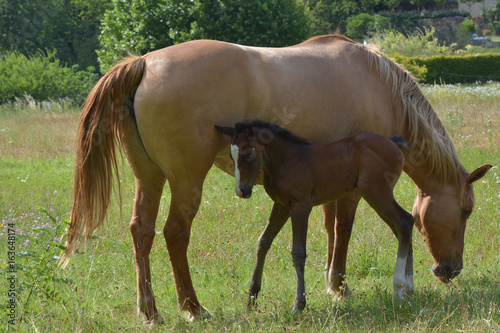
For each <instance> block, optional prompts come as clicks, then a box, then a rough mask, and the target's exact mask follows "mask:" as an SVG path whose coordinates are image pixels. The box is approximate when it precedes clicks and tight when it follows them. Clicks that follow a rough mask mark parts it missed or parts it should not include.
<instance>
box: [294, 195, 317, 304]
mask: <svg viewBox="0 0 500 333" xmlns="http://www.w3.org/2000/svg"><path fill="white" fill-rule="evenodd" d="M311 209H312V205H307V204H299V205H295V206H294V207H293V208H292V209H291V211H290V215H291V218H292V235H293V245H292V260H293V266H294V267H295V273H296V274H297V290H296V293H295V302H294V305H293V312H294V313H298V312H301V311H302V310H304V308H305V307H306V288H305V282H304V267H305V264H306V256H307V254H306V241H307V226H308V220H309V214H310V213H311Z"/></svg>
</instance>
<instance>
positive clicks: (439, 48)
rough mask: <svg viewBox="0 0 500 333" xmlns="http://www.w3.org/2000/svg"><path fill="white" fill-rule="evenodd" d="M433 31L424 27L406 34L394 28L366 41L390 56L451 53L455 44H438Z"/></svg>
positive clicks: (423, 55) (424, 55) (422, 55)
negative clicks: (422, 29)
mask: <svg viewBox="0 0 500 333" xmlns="http://www.w3.org/2000/svg"><path fill="white" fill-rule="evenodd" d="M434 33H435V29H434V28H432V29H431V30H427V29H424V31H421V30H417V31H415V32H413V33H411V34H408V35H407V36H405V35H404V34H403V33H401V32H398V31H395V30H389V31H384V32H382V33H380V34H378V35H376V36H374V37H373V38H370V39H369V40H368V42H369V43H370V44H374V45H376V46H377V48H378V49H379V50H380V51H382V52H384V53H385V54H387V55H388V56H390V57H393V56H394V55H395V54H399V55H401V56H404V57H413V56H420V57H427V56H433V55H452V54H453V52H454V49H455V45H453V44H452V45H450V46H446V45H440V44H439V41H438V39H437V38H436V37H435V36H434Z"/></svg>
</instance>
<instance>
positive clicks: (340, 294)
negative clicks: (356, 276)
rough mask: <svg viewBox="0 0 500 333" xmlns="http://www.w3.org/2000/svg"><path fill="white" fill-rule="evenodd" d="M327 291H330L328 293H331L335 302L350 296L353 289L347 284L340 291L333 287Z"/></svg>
mask: <svg viewBox="0 0 500 333" xmlns="http://www.w3.org/2000/svg"><path fill="white" fill-rule="evenodd" d="M326 292H327V293H328V295H331V296H332V297H333V301H334V302H340V301H343V300H345V299H347V298H348V297H349V296H351V290H350V289H349V287H347V285H344V286H343V287H341V288H340V290H339V291H337V290H334V289H333V288H331V287H328V289H327V290H326Z"/></svg>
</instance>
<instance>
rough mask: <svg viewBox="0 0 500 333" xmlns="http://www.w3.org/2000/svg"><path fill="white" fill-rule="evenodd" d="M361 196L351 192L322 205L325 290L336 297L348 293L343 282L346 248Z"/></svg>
mask: <svg viewBox="0 0 500 333" xmlns="http://www.w3.org/2000/svg"><path fill="white" fill-rule="evenodd" d="M360 198H361V196H360V194H359V193H358V192H353V193H352V194H350V195H349V196H347V197H346V198H344V199H341V200H338V201H337V202H336V205H335V204H329V205H323V215H324V223H325V229H326V231H327V234H328V256H327V262H326V268H325V283H326V287H327V290H328V292H329V293H330V294H332V295H334V296H335V297H336V298H342V297H345V296H347V295H349V293H350V291H349V288H348V287H347V285H346V284H345V280H344V279H345V274H346V261H347V249H348V246H349V240H350V238H351V232H352V226H353V223H354V216H355V214H356V208H357V207H358V203H359V200H360Z"/></svg>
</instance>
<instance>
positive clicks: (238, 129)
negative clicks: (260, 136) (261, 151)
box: [234, 120, 310, 145]
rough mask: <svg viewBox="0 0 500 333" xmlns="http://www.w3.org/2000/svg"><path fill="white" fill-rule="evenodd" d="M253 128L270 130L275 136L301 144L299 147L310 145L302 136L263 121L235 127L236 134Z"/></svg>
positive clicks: (249, 122) (247, 122)
mask: <svg viewBox="0 0 500 333" xmlns="http://www.w3.org/2000/svg"><path fill="white" fill-rule="evenodd" d="M252 127H257V128H260V129H268V130H270V131H271V132H273V134H277V135H279V136H281V137H282V138H284V139H286V140H288V141H291V142H293V143H296V144H299V145H309V144H310V143H309V141H307V140H306V139H304V138H301V137H300V136H297V135H295V134H293V133H292V132H290V131H288V130H286V129H284V128H283V127H280V126H278V125H276V124H274V123H268V122H265V121H261V120H252V121H246V122H241V123H237V124H236V125H235V126H234V128H235V131H236V134H239V133H241V132H244V131H246V130H248V129H252Z"/></svg>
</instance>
